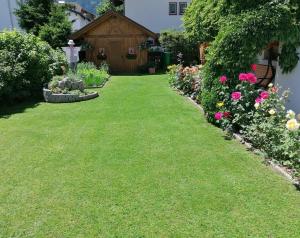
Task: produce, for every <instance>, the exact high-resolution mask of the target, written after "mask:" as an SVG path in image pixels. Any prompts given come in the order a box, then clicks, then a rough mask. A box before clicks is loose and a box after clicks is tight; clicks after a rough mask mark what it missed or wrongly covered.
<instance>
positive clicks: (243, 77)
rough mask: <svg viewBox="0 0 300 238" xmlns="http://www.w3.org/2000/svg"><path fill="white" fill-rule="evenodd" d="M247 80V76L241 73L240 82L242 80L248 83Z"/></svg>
mask: <svg viewBox="0 0 300 238" xmlns="http://www.w3.org/2000/svg"><path fill="white" fill-rule="evenodd" d="M247 79H248V77H247V74H245V73H241V74H240V75H239V80H240V81H247Z"/></svg>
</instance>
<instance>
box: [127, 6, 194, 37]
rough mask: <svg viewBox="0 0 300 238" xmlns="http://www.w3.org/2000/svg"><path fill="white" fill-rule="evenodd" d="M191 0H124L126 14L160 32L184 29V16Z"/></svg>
mask: <svg viewBox="0 0 300 238" xmlns="http://www.w3.org/2000/svg"><path fill="white" fill-rule="evenodd" d="M190 2H191V0H151V1H149V0H124V13H125V16H126V17H128V18H130V19H132V20H134V21H136V22H138V23H139V24H141V25H143V26H145V27H146V28H148V29H149V30H151V31H153V32H155V33H160V32H161V31H163V30H166V29H175V30H181V29H183V26H182V24H183V22H182V17H183V14H184V11H185V9H186V8H187V6H188V4H189V3H190Z"/></svg>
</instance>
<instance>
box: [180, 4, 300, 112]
mask: <svg viewBox="0 0 300 238" xmlns="http://www.w3.org/2000/svg"><path fill="white" fill-rule="evenodd" d="M184 23H185V28H186V35H187V36H188V37H189V38H190V39H193V40H194V41H195V42H210V43H211V45H210V47H209V48H208V56H207V64H206V65H205V69H204V79H203V85H204V86H203V87H204V88H203V93H202V95H200V99H201V102H202V104H203V106H204V108H205V110H206V112H207V113H208V114H209V115H210V116H211V115H213V113H214V112H215V111H216V108H215V103H216V102H217V101H219V95H218V94H216V91H218V90H217V89H218V88H217V87H218V85H219V82H218V78H219V76H221V75H226V76H228V77H230V78H233V77H235V76H236V75H238V74H239V73H240V72H244V71H248V70H249V68H250V65H251V64H253V63H255V62H256V57H257V55H258V54H259V53H260V52H261V51H262V50H263V49H264V48H265V47H266V46H267V45H268V44H269V43H270V42H272V41H280V42H282V43H287V44H288V46H289V47H288V48H287V45H286V46H284V47H283V52H282V54H281V56H280V65H281V67H282V68H283V70H284V72H289V71H291V70H292V69H293V68H294V67H295V66H296V64H297V62H298V57H297V55H296V47H297V46H299V45H300V40H299V39H300V30H299V29H300V27H299V1H283V0H282V1H267V0H234V1H229V0H222V1H214V0H200V1H193V2H192V4H191V5H190V7H189V8H188V10H187V11H186V14H185V17H184ZM235 86H236V84H235V83H233V84H232V85H231V87H232V88H234V87H235Z"/></svg>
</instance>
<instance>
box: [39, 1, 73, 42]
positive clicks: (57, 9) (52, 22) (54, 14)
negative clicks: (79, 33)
mask: <svg viewBox="0 0 300 238" xmlns="http://www.w3.org/2000/svg"><path fill="white" fill-rule="evenodd" d="M71 29H72V24H71V22H70V21H69V20H68V18H67V16H66V13H65V8H64V7H62V6H59V5H55V6H53V7H52V11H51V13H50V17H49V22H48V23H46V24H45V25H43V26H41V28H40V32H39V36H40V38H41V39H42V40H45V41H47V42H48V43H49V44H50V45H51V46H52V47H54V48H58V47H61V46H64V45H66V43H67V39H68V36H69V35H70V34H71Z"/></svg>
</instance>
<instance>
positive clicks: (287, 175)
mask: <svg viewBox="0 0 300 238" xmlns="http://www.w3.org/2000/svg"><path fill="white" fill-rule="evenodd" d="M175 90H176V91H177V92H178V93H181V91H180V90H178V89H176V88H175ZM180 95H181V96H184V95H183V94H180ZM185 98H187V99H188V101H190V102H191V103H192V104H194V106H196V107H197V108H198V109H199V110H200V111H201V113H203V115H205V112H204V109H203V108H202V106H201V105H199V104H198V103H197V102H195V101H194V100H193V99H192V98H191V97H186V96H185ZM233 136H234V138H235V139H236V140H237V141H239V142H240V143H242V144H244V145H245V146H246V148H248V149H249V150H254V148H253V146H252V145H251V144H250V143H248V142H246V141H245V140H244V139H243V137H242V136H241V135H239V134H233ZM263 160H264V161H266V162H267V163H268V165H269V166H270V167H271V168H272V169H273V170H274V171H276V172H277V173H279V174H280V175H282V176H283V177H285V178H286V179H287V180H288V181H290V182H291V183H292V184H293V185H295V186H296V187H297V188H299V186H300V181H297V180H296V179H294V178H293V176H292V175H291V174H290V173H289V172H288V171H287V169H286V168H285V167H283V166H280V165H278V164H276V163H274V162H273V161H272V160H271V159H270V160H268V159H263Z"/></svg>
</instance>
